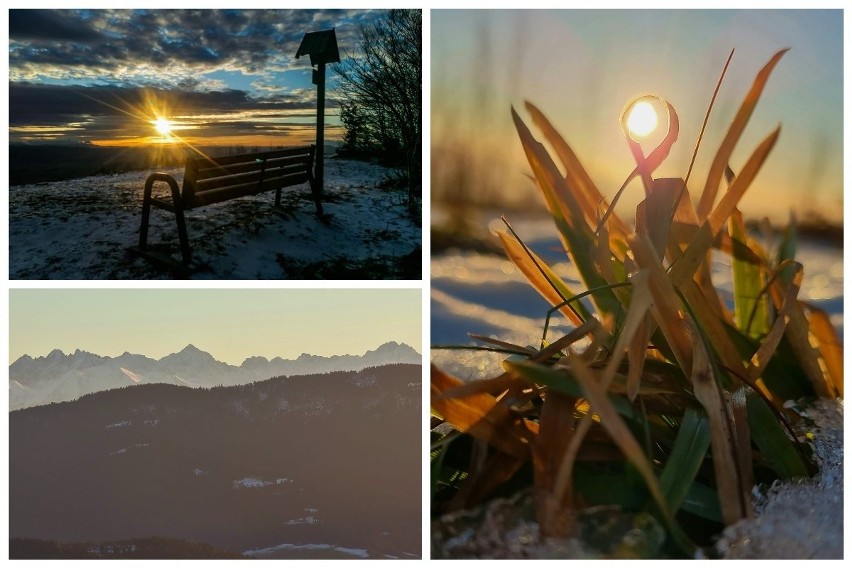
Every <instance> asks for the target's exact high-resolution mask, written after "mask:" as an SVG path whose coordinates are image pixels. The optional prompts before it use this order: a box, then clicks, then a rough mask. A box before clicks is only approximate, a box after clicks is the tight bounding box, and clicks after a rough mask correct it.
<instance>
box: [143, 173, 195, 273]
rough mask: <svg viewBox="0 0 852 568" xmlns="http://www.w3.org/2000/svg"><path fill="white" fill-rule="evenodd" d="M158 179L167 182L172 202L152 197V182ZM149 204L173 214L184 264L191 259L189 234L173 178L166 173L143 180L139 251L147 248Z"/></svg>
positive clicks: (181, 201) (178, 191)
mask: <svg viewBox="0 0 852 568" xmlns="http://www.w3.org/2000/svg"><path fill="white" fill-rule="evenodd" d="M158 181H164V182H166V183H167V184H169V189H170V190H171V193H172V202H171V203H168V202H165V201H162V200H157V199H154V198H153V196H152V193H153V188H154V184H155V183H156V182H158ZM151 206H154V207H157V208H159V209H165V210H166V211H171V212H172V213H174V215H175V222H176V224H177V231H178V239H179V240H180V255H181V258H182V259H183V263H184V264H189V263H190V261H191V260H192V250H191V249H190V248H189V236H188V235H187V232H186V218H185V217H184V214H183V212H184V205H183V200H182V199H181V196H180V189H179V188H178V185H177V182H176V181H175V179H174V178H173V177H172V176H170V175H168V174H161V173H156V174H151V175H150V176H148V179H147V180H145V190H144V191H143V193H142V224H141V225H140V227H139V251H140V252H145V251H146V250H147V248H148V227H149V226H150V218H151Z"/></svg>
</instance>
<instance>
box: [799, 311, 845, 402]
mask: <svg viewBox="0 0 852 568" xmlns="http://www.w3.org/2000/svg"><path fill="white" fill-rule="evenodd" d="M806 306H807V309H808V313H809V314H810V322H811V332H812V333H813V334H814V337H815V338H816V340H817V341H818V342H819V352H820V355H822V359H823V361H825V366H826V369H827V370H828V374H829V376H830V377H831V382H832V386H833V387H834V390H835V391H836V392H837V396H839V397H841V398H842V397H843V346H842V345H841V344H840V339H838V337H837V331H836V330H835V329H834V326H833V325H832V324H831V320H830V319H829V317H828V314H827V313H826V312H824V311H823V310H821V309H819V308H817V307H814V306H810V305H806Z"/></svg>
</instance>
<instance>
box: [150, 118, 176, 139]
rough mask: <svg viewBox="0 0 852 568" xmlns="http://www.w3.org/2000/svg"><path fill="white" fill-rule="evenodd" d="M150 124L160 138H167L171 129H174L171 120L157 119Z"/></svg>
mask: <svg viewBox="0 0 852 568" xmlns="http://www.w3.org/2000/svg"><path fill="white" fill-rule="evenodd" d="M152 124H153V125H154V128H156V129H157V132H159V133H160V135H161V136H168V135H169V134H171V133H172V129H173V128H174V123H173V122H172V121H171V120H169V119H167V118H163V117H159V118H157V120H154V121H152Z"/></svg>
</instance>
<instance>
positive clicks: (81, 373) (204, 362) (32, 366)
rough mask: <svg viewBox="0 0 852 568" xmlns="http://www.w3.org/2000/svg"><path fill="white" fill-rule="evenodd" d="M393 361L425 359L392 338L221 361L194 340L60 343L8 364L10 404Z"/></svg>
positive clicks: (347, 368) (240, 381) (13, 406)
mask: <svg viewBox="0 0 852 568" xmlns="http://www.w3.org/2000/svg"><path fill="white" fill-rule="evenodd" d="M393 363H411V364H418V365H419V364H420V363H421V356H420V354H419V353H418V352H417V351H416V350H414V349H413V348H412V347H410V346H408V345H406V344H404V343H397V342H395V341H391V342H388V343H385V344H383V345H380V346H379V347H377V348H376V349H374V350H372V351H367V352H366V353H364V354H363V355H333V356H330V357H324V356H318V355H309V354H306V353H303V354H302V355H300V356H299V357H297V358H296V359H282V358H281V357H275V358H274V359H271V360H269V359H266V358H265V357H249V358H248V359H246V360H245V361H244V362H243V363H242V364H241V365H240V366H238V367H237V366H234V365H229V364H227V363H223V362H221V361H217V360H216V359H215V358H214V357H213V356H212V355H210V354H209V353H207V352H205V351H202V350H200V349H198V348H197V347H195V346H193V345H187V346H186V347H185V348H184V349H183V350H182V351H180V352H178V353H173V354H171V355H166V356H165V357H163V358H162V359H159V360H157V359H152V358H150V357H146V356H144V355H137V354H132V353H128V352H125V353H124V354H122V355H120V356H118V357H103V356H100V355H95V354H93V353H88V352H86V351H80V350H79V349H78V350H77V351H75V352H74V353H71V354H67V355H66V354H65V353H63V352H62V351H60V350H58V349H55V350H53V351H51V352H50V353H49V354H48V355H47V356H44V357H36V358H33V357H30V356H29V355H23V356H22V357H20V358H19V359H18V360H17V361H15V362H14V363H12V364H11V365H10V366H9V409H10V410H18V409H22V408H28V407H31V406H38V405H43V404H50V403H52V402H65V401H70V400H76V399H78V398H80V397H81V396H83V395H86V394H91V393H95V392H101V391H106V390H112V389H116V388H122V387H126V386H132V385H140V384H151V383H167V384H174V385H182V386H188V387H204V388H210V387H214V386H232V385H241V384H247V383H252V382H255V381H261V380H265V379H269V378H271V377H280V376H295V375H314V374H318V373H329V372H333V371H360V370H362V369H364V368H367V367H378V366H382V365H388V364H393Z"/></svg>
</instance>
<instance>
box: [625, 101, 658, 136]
mask: <svg viewBox="0 0 852 568" xmlns="http://www.w3.org/2000/svg"><path fill="white" fill-rule="evenodd" d="M656 127H657V111H656V110H654V106H653V105H652V104H651V103H649V102H647V101H639V102H637V103H636V104H634V105H633V108H631V109H630V116H628V117H627V128H628V129H629V130H630V133H631V134H633V135H634V136H639V137H644V136H648V135H649V134H650V133H651V132H653V131H654V129H655V128H656Z"/></svg>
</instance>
